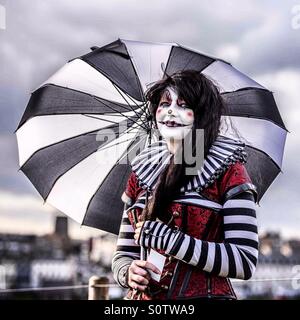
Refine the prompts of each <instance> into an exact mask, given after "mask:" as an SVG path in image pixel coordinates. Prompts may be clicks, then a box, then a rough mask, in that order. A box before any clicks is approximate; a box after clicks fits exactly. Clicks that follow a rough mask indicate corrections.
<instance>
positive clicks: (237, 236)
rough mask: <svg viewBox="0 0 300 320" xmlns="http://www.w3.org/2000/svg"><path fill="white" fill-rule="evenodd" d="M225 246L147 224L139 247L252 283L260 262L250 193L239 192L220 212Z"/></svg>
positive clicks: (253, 207) (156, 223)
mask: <svg viewBox="0 0 300 320" xmlns="http://www.w3.org/2000/svg"><path fill="white" fill-rule="evenodd" d="M221 211H222V214H223V221H224V242H222V243H216V242H209V241H204V240H200V239H196V238H194V237H191V236H189V235H187V234H185V233H183V232H181V231H178V230H174V229H171V228H169V227H168V226H167V225H166V224H164V223H162V222H160V221H146V222H145V223H144V225H143V227H142V230H141V233H140V237H139V239H138V241H137V243H138V244H140V245H143V246H146V247H152V248H154V249H162V250H165V252H166V254H169V255H171V256H174V257H175V258H177V259H179V260H182V261H184V262H186V263H188V264H191V265H194V266H196V267H199V268H201V269H202V270H204V271H207V272H210V273H214V274H216V275H218V276H222V277H230V278H238V279H245V280H247V279H249V278H251V276H252V275H253V273H254V271H255V268H256V264H257V258H258V233H257V220H256V204H255V197H254V194H253V193H252V192H251V191H243V192H239V193H237V194H236V195H234V196H232V197H231V198H230V199H228V200H227V201H226V202H225V203H224V205H223V209H222V210H221Z"/></svg>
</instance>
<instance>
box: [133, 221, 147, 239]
mask: <svg viewBox="0 0 300 320" xmlns="http://www.w3.org/2000/svg"><path fill="white" fill-rule="evenodd" d="M144 222H145V221H142V222H138V223H137V224H136V225H135V227H136V229H135V230H134V232H135V234H134V239H135V243H136V244H137V241H138V239H139V236H140V233H141V230H142V227H143V224H144Z"/></svg>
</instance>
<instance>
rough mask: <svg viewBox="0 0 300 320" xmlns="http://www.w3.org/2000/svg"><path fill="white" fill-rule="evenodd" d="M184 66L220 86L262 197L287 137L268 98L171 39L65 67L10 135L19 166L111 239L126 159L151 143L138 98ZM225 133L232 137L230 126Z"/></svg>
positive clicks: (124, 44) (47, 195)
mask: <svg viewBox="0 0 300 320" xmlns="http://www.w3.org/2000/svg"><path fill="white" fill-rule="evenodd" d="M184 69H194V70H198V71H201V72H202V73H203V74H204V75H206V76H208V77H209V78H210V79H212V80H213V81H214V82H215V84H216V85H217V86H218V88H219V90H220V92H221V94H222V96H223V98H224V100H225V102H226V104H227V110H228V114H224V115H223V120H224V122H226V120H227V119H228V118H230V119H231V124H233V126H232V127H235V128H236V129H237V131H238V132H239V133H240V137H242V138H243V139H245V142H246V145H247V150H246V151H247V152H248V154H249V160H248V162H247V166H248V168H247V169H248V171H249V174H250V176H251V178H252V181H253V183H254V184H256V185H257V186H258V193H259V199H261V197H262V196H263V194H264V193H265V191H266V190H267V188H268V187H269V186H270V184H271V183H272V182H273V181H274V179H275V178H276V176H277V175H278V173H279V172H280V168H281V164H282V157H283V150H284V144H285V139H286V132H287V130H286V128H285V126H284V123H283V121H282V119H281V116H280V114H279V111H278V109H277V106H276V103H275V100H274V97H273V94H272V92H270V91H269V90H268V89H266V88H265V87H263V86H262V85H260V84H258V83H257V82H255V81H254V80H252V79H250V78H249V77H247V76H246V75H244V74H242V73H241V72H239V71H238V70H236V69H235V68H234V67H233V66H232V65H231V64H229V63H227V62H225V61H223V60H220V59H217V58H213V57H210V56H207V55H204V54H202V53H200V52H197V51H194V50H191V49H189V48H186V47H183V46H181V45H178V44H176V43H147V42H137V41H129V40H123V39H118V40H117V41H115V42H113V43H110V44H108V45H106V46H104V47H101V48H98V47H93V48H92V51H91V52H89V53H88V54H85V55H83V56H80V57H78V58H75V59H73V60H71V61H69V62H68V63H67V64H66V65H65V66H63V67H62V68H61V69H60V70H58V71H57V72H56V73H55V74H54V75H53V76H51V77H50V78H49V79H48V80H47V81H45V82H44V83H43V84H42V85H41V86H40V87H39V88H37V89H36V90H35V91H33V92H32V95H31V98H30V100H29V102H28V105H27V107H26V110H25V112H24V114H23V117H22V119H21V121H20V124H19V126H18V128H17V130H16V135H17V140H18V148H19V164H20V170H21V171H23V172H24V174H25V175H26V176H27V177H28V178H29V180H30V181H31V182H32V184H33V185H34V186H35V188H36V189H37V190H38V192H39V193H40V195H41V196H42V197H43V199H44V200H45V202H47V203H49V204H51V205H53V206H54V207H56V208H57V209H59V210H60V211H62V212H63V213H65V214H66V215H68V216H69V217H71V218H72V219H74V220H75V221H77V222H79V223H80V224H83V225H87V226H92V227H95V228H99V229H102V230H105V231H109V232H112V233H115V234H117V233H118V231H119V225H120V221H121V215H122V208H123V204H122V201H121V194H122V192H123V191H124V188H125V183H126V181H127V178H128V175H129V173H130V166H129V163H126V161H123V160H124V159H132V158H133V157H134V155H136V154H137V153H138V152H139V151H140V150H141V149H143V148H144V147H145V145H146V144H147V143H148V142H149V133H150V129H151V126H152V123H151V121H149V118H148V115H149V111H148V109H147V104H146V103H145V98H144V92H145V90H146V89H147V88H148V86H149V85H151V84H152V83H153V82H155V81H157V80H159V79H161V78H162V76H163V73H164V72H166V73H167V74H172V73H173V72H176V71H179V70H184ZM123 124H124V125H123ZM125 124H126V126H125ZM224 128H225V126H224ZM222 134H223V135H225V136H228V137H230V138H232V137H236V136H235V134H236V133H235V131H234V130H232V129H231V125H230V126H229V127H228V128H226V129H224V132H222ZM151 139H154V137H151Z"/></svg>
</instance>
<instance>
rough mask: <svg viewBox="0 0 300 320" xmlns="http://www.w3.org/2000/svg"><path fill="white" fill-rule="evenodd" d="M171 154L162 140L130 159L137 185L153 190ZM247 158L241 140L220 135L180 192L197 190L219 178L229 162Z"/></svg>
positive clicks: (244, 160)
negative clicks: (195, 172) (200, 165)
mask: <svg viewBox="0 0 300 320" xmlns="http://www.w3.org/2000/svg"><path fill="white" fill-rule="evenodd" d="M171 157H172V153H171V152H170V151H169V149H168V146H167V142H166V141H165V140H159V141H156V142H153V143H151V144H149V145H148V146H147V147H146V148H145V149H144V150H142V152H141V153H140V154H138V155H137V156H136V157H135V158H134V159H133V160H132V162H131V168H132V171H133V172H135V174H136V176H137V179H138V181H139V185H140V186H141V187H142V188H144V189H148V190H149V191H153V190H154V188H155V185H156V184H157V182H158V178H159V176H160V174H161V172H162V171H163V170H164V168H165V167H166V166H167V165H168V163H169V161H170V159H171ZM246 158H247V154H246V152H245V144H244V143H243V142H241V141H239V140H233V139H230V138H227V137H224V136H221V135H219V136H218V137H217V139H216V140H215V142H214V143H213V145H212V146H211V148H210V149H209V152H208V154H207V156H206V158H205V159H204V162H203V165H202V167H201V168H200V169H198V170H197V174H196V175H193V176H191V178H190V179H189V182H188V183H187V184H186V185H184V186H182V188H181V189H180V191H181V192H187V191H192V190H196V191H197V192H200V191H201V190H203V189H205V188H206V187H208V186H209V185H211V184H212V183H213V182H214V181H215V180H216V179H218V177H219V176H220V175H221V174H222V173H223V172H225V171H226V169H227V168H228V167H229V166H230V165H232V164H233V163H235V162H237V161H240V162H242V163H245V162H246Z"/></svg>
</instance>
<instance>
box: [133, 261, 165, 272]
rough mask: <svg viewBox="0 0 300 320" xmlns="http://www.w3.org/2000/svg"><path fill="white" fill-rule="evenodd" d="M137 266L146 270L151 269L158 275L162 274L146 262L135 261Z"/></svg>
mask: <svg viewBox="0 0 300 320" xmlns="http://www.w3.org/2000/svg"><path fill="white" fill-rule="evenodd" d="M134 262H135V264H136V265H138V266H139V267H142V268H144V269H149V270H151V271H153V272H155V273H157V274H161V272H160V270H159V269H158V268H157V267H156V266H155V265H154V264H152V263H151V262H149V261H144V260H134Z"/></svg>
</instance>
